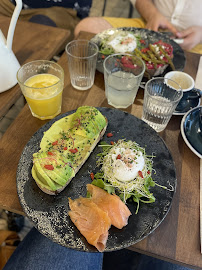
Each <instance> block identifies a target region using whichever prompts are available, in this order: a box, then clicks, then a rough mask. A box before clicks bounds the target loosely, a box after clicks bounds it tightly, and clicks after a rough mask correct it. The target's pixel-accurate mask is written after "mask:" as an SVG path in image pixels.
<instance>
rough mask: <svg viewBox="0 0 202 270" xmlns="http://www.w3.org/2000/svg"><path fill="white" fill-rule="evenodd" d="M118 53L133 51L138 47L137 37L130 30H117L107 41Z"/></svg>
mask: <svg viewBox="0 0 202 270" xmlns="http://www.w3.org/2000/svg"><path fill="white" fill-rule="evenodd" d="M107 44H108V45H110V46H111V47H112V48H113V49H114V51H115V52H116V53H125V52H133V51H134V50H135V48H136V47H137V40H136V37H135V36H134V35H133V34H131V33H130V32H125V31H117V32H116V33H115V34H114V35H112V36H111V37H110V39H109V41H108V42H107Z"/></svg>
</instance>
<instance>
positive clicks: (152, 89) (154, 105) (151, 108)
mask: <svg viewBox="0 0 202 270" xmlns="http://www.w3.org/2000/svg"><path fill="white" fill-rule="evenodd" d="M171 85H172V86H171ZM182 96H183V92H182V89H181V87H180V85H179V84H178V83H176V82H175V81H172V80H170V79H167V78H154V79H151V80H149V81H148V82H147V83H146V86H145V90H144V103H143V115H142V120H144V121H145V122H146V123H147V124H149V125H150V126H151V127H152V128H153V129H155V130H156V131H157V132H161V131H163V130H164V129H165V128H166V126H167V124H168V122H169V120H170V118H171V116H172V114H173V112H174V110H175V108H176V106H177V104H178V103H179V101H180V99H181V98H182Z"/></svg>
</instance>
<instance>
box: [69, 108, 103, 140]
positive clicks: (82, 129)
mask: <svg viewBox="0 0 202 270" xmlns="http://www.w3.org/2000/svg"><path fill="white" fill-rule="evenodd" d="M72 121H73V122H72V124H73V126H72V129H73V130H74V132H75V133H76V134H79V135H82V136H86V137H87V138H93V137H94V136H96V135H99V133H100V131H101V130H102V129H103V128H104V127H105V126H106V119H105V117H104V116H103V115H102V114H101V113H100V111H98V110H97V109H96V108H94V107H90V106H83V107H80V108H78V110H77V111H76V113H75V114H74V117H73V118H72ZM78 123H79V124H80V125H78ZM98 123H99V124H98Z"/></svg>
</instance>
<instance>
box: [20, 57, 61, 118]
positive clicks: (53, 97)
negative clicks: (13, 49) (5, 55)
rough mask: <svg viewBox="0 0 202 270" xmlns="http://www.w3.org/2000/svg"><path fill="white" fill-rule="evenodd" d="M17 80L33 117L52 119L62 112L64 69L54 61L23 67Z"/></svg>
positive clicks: (41, 61) (38, 61)
mask: <svg viewBox="0 0 202 270" xmlns="http://www.w3.org/2000/svg"><path fill="white" fill-rule="evenodd" d="M17 80H18V83H19V85H20V87H21V90H22V93H23V95H24V97H25V99H26V101H27V103H28V105H29V108H30V110H31V113H32V115H33V116H35V117H37V118H39V119H41V120H45V119H52V118H54V117H55V116H56V115H58V114H59V113H60V112H61V105H62V92H63V87H64V71H63V68H62V67H61V66H60V65H58V64H56V63H55V62H52V61H47V60H37V61H33V62H29V63H27V64H25V65H23V66H22V67H21V68H20V69H19V70H18V72H17Z"/></svg>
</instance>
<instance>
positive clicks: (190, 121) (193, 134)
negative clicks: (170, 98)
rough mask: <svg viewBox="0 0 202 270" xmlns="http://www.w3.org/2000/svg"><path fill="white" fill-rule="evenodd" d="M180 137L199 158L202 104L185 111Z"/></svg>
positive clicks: (201, 144) (201, 143)
mask: <svg viewBox="0 0 202 270" xmlns="http://www.w3.org/2000/svg"><path fill="white" fill-rule="evenodd" d="M181 133H182V137H183V139H184V141H185V143H186V144H187V146H188V147H189V148H190V149H191V151H192V152H193V153H194V154H196V155H197V156H198V157H199V158H202V106H199V107H197V108H194V109H192V110H190V111H189V112H187V113H186V114H185V115H184V117H183V118H182V122H181Z"/></svg>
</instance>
